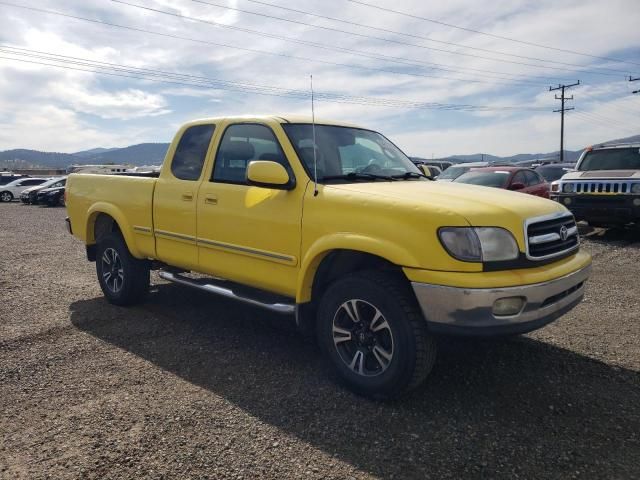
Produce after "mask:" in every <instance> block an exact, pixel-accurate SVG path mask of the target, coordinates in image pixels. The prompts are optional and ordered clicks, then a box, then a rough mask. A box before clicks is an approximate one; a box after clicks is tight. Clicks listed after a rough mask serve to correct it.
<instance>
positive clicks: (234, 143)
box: [222, 140, 256, 160]
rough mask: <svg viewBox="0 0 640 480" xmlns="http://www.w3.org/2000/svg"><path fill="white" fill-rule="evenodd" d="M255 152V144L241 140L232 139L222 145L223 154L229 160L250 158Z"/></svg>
mask: <svg viewBox="0 0 640 480" xmlns="http://www.w3.org/2000/svg"><path fill="white" fill-rule="evenodd" d="M255 153H256V149H255V148H253V145H251V144H250V143H249V142H244V141H241V140H230V141H228V142H226V143H225V144H224V145H223V147H222V154H223V155H224V158H226V159H227V160H249V159H250V158H253V156H254V155H255Z"/></svg>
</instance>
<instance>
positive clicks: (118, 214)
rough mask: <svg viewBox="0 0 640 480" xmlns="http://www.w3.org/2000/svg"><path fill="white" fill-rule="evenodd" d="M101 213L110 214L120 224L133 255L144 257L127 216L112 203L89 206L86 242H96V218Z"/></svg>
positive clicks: (98, 203) (97, 203)
mask: <svg viewBox="0 0 640 480" xmlns="http://www.w3.org/2000/svg"><path fill="white" fill-rule="evenodd" d="M101 213H103V214H105V215H109V216H110V217H111V218H113V220H114V221H115V222H116V223H117V224H118V228H119V229H120V232H122V236H123V237H124V242H125V243H126V245H127V248H128V249H129V252H131V255H133V256H134V257H136V258H144V255H142V254H141V253H140V251H139V250H138V248H137V247H136V242H135V237H134V233H133V229H132V228H131V225H129V222H128V221H127V219H126V216H125V215H124V213H122V210H120V209H119V208H118V207H116V206H115V205H113V204H111V203H106V202H96V203H94V204H93V205H91V207H90V208H89V210H88V212H87V227H86V229H87V230H86V237H85V238H86V239H87V241H86V244H87V245H92V244H94V243H96V239H95V237H94V226H95V223H96V218H98V215H100V214H101Z"/></svg>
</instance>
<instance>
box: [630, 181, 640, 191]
mask: <svg viewBox="0 0 640 480" xmlns="http://www.w3.org/2000/svg"><path fill="white" fill-rule="evenodd" d="M631 193H640V183H634V184H633V185H631Z"/></svg>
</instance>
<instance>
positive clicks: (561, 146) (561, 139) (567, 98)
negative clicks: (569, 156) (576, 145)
mask: <svg viewBox="0 0 640 480" xmlns="http://www.w3.org/2000/svg"><path fill="white" fill-rule="evenodd" d="M576 85H580V80H578V81H577V82H576V83H572V84H571V85H564V84H563V85H560V84H558V86H557V87H549V91H550V92H553V91H556V90H561V91H562V93H561V95H560V96H558V95H557V94H556V100H560V102H561V103H560V109H559V110H554V112H560V163H564V112H568V111H569V110H573V107H570V108H566V107H565V106H564V102H566V101H567V100H573V95H571V96H570V97H565V95H564V91H565V89H567V88H571V87H575V86H576Z"/></svg>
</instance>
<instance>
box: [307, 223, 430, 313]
mask: <svg viewBox="0 0 640 480" xmlns="http://www.w3.org/2000/svg"><path fill="white" fill-rule="evenodd" d="M335 250H354V251H357V252H362V253H368V254H371V255H375V256H377V257H380V258H383V259H385V260H387V261H388V262H390V263H393V264H395V265H398V266H403V267H407V266H417V265H418V260H417V258H416V257H415V255H413V253H412V252H410V251H409V250H406V249H404V248H402V247H400V246H399V245H398V244H396V243H392V242H389V241H385V240H380V239H377V238H373V237H368V236H365V235H359V234H355V233H348V232H340V233H335V234H331V235H327V236H324V237H321V238H320V239H318V240H316V241H315V242H314V243H313V244H312V245H311V247H310V248H309V249H308V250H307V252H306V253H305V255H304V257H303V259H302V262H301V265H300V273H299V275H298V285H297V286H296V302H297V303H306V302H309V301H311V290H312V288H313V281H314V278H315V276H316V272H317V270H318V267H319V266H320V264H321V263H322V260H324V258H325V257H326V256H327V255H328V254H329V253H331V252H332V251H335Z"/></svg>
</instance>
